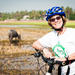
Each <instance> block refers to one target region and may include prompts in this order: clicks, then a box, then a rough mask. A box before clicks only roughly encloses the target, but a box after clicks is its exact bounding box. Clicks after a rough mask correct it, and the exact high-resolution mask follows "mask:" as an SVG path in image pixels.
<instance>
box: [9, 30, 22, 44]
mask: <svg viewBox="0 0 75 75" xmlns="http://www.w3.org/2000/svg"><path fill="white" fill-rule="evenodd" d="M8 36H9V41H10V42H11V43H12V42H13V38H15V40H16V38H17V39H18V40H20V39H21V36H20V35H19V34H18V33H17V31H15V30H10V31H9V35H8Z"/></svg>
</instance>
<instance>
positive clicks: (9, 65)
mask: <svg viewBox="0 0 75 75" xmlns="http://www.w3.org/2000/svg"><path fill="white" fill-rule="evenodd" d="M11 29H14V30H16V31H17V32H18V34H20V35H21V40H20V41H19V42H13V43H12V44H11V43H10V42H9V38H8V33H9V30H11ZM49 31H50V30H48V29H45V30H43V29H31V28H30V29H27V28H0V75H38V71H37V70H38V68H40V67H37V65H38V62H37V59H36V58H35V57H34V56H32V54H33V53H35V50H34V49H33V48H32V43H33V42H34V41H36V40H37V39H39V38H40V37H42V36H43V35H45V34H46V33H48V32H49ZM13 40H14V39H13ZM40 62H41V66H42V65H43V64H45V63H44V62H43V61H42V60H41V59H40ZM47 67H48V66H47ZM36 73H37V74H36ZM39 75H40V74H39ZM41 75H43V74H41Z"/></svg>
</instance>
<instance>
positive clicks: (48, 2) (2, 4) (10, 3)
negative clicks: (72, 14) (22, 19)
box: [0, 0, 75, 12]
mask: <svg viewBox="0 0 75 75" xmlns="http://www.w3.org/2000/svg"><path fill="white" fill-rule="evenodd" d="M53 6H64V7H65V8H66V7H67V6H69V7H71V8H73V9H74V10H75V0H0V12H16V11H25V10H27V11H31V10H48V9H49V8H51V7H53Z"/></svg>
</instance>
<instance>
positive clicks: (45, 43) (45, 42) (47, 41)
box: [38, 34, 51, 47]
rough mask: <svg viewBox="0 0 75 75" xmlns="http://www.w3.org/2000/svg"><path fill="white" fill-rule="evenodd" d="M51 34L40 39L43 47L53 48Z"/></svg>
mask: <svg viewBox="0 0 75 75" xmlns="http://www.w3.org/2000/svg"><path fill="white" fill-rule="evenodd" d="M50 40H51V39H50V34H46V35H45V36H43V37H42V38H40V39H39V40H38V41H39V42H40V44H41V45H42V46H43V47H51V43H50Z"/></svg>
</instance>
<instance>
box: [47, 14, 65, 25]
mask: <svg viewBox="0 0 75 75" xmlns="http://www.w3.org/2000/svg"><path fill="white" fill-rule="evenodd" d="M60 16H61V18H62V20H63V25H65V24H66V17H64V16H62V15H60ZM48 25H50V26H52V25H51V22H50V18H49V19H48Z"/></svg>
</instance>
